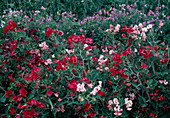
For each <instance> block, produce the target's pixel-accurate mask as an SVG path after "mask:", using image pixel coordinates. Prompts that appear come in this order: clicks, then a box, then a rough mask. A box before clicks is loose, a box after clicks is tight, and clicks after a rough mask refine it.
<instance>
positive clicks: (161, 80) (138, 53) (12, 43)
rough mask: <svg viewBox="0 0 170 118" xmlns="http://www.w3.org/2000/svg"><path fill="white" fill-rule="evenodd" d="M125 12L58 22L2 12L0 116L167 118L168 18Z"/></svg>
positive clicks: (65, 15) (40, 16) (41, 16)
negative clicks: (135, 15)
mask: <svg viewBox="0 0 170 118" xmlns="http://www.w3.org/2000/svg"><path fill="white" fill-rule="evenodd" d="M120 9H121V10H122V9H125V8H124V6H123V7H122V6H121V8H120ZM162 9H163V8H162ZM43 10H45V9H44V8H43ZM127 10H129V11H127V12H125V11H126V10H125V11H124V13H120V12H119V11H117V10H116V9H113V10H112V11H110V12H106V13H105V12H104V13H102V11H99V14H98V15H94V16H93V17H87V18H85V19H84V20H83V21H80V20H79V21H76V19H75V18H74V15H73V14H71V13H70V14H69V13H63V14H62V15H63V19H61V21H60V22H57V23H56V22H55V21H54V20H53V19H52V18H51V17H50V16H46V15H45V14H43V12H45V11H43V12H42V11H41V12H40V11H33V12H32V13H33V14H34V16H31V17H29V16H26V14H25V13H24V12H23V11H14V12H11V13H9V14H6V15H4V16H2V17H1V28H0V31H1V32H2V33H3V34H2V35H1V40H0V54H1V55H0V76H1V79H0V89H1V91H2V92H0V96H1V98H0V102H1V104H0V108H1V111H0V114H1V117H16V118H20V117H23V118H31V117H42V118H46V117H55V118H56V117H59V118H62V117H64V118H67V117H92V118H93V117H94V118H95V117H96V118H98V117H99V118H102V117H106V118H107V117H108V118H109V117H119V116H120V117H141V118H142V117H143V118H144V117H151V118H152V117H153V118H155V117H162V118H163V117H164V118H166V117H167V116H168V115H169V114H168V107H169V106H168V103H169V98H168V95H169V79H168V72H169V70H168V65H169V41H168V40H169V35H168V34H167V31H168V30H167V29H166V25H165V24H168V23H169V20H168V17H165V18H162V19H161V18H160V17H161V16H160V15H157V14H156V13H154V12H151V13H150V15H148V14H147V15H146V14H142V15H140V13H141V11H137V10H136V11H135V8H134V7H133V6H128V7H127ZM131 10H132V11H131ZM117 12H119V13H117ZM110 13H111V14H110ZM134 13H135V14H138V15H137V17H139V18H140V17H142V16H143V15H144V18H141V19H137V20H136V21H135V22H134V19H135V18H136V17H133V15H134ZM114 14H115V15H114ZM151 14H153V16H152V15H151ZM117 15H119V16H117ZM126 15H127V16H126ZM130 16H131V17H130ZM130 18H132V19H131V20H129V21H131V22H127V21H124V19H130ZM152 18H157V19H156V20H153V21H150V20H148V19H152ZM113 19H114V21H112V20H113ZM69 26H70V27H69ZM68 27H69V28H68ZM93 29H94V30H93ZM91 30H92V31H91Z"/></svg>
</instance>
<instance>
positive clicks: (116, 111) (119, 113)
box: [114, 105, 123, 116]
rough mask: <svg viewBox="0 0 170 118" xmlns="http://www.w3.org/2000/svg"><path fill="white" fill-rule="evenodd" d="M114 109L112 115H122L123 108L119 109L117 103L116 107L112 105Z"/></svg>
mask: <svg viewBox="0 0 170 118" xmlns="http://www.w3.org/2000/svg"><path fill="white" fill-rule="evenodd" d="M114 111H115V113H114V115H116V116H121V115H122V113H121V111H123V110H122V109H120V105H118V107H114Z"/></svg>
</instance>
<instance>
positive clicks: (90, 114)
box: [88, 111, 96, 118]
mask: <svg viewBox="0 0 170 118" xmlns="http://www.w3.org/2000/svg"><path fill="white" fill-rule="evenodd" d="M95 114H96V113H95V112H94V113H93V112H92V111H91V112H90V113H88V116H90V117H91V118H94V117H93V116H94V115H95Z"/></svg>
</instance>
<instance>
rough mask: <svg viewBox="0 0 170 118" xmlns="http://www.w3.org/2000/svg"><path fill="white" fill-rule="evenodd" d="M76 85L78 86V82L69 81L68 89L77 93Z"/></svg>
mask: <svg viewBox="0 0 170 118" xmlns="http://www.w3.org/2000/svg"><path fill="white" fill-rule="evenodd" d="M77 84H78V82H77V81H76V80H74V79H73V80H71V82H70V84H69V85H68V87H69V88H70V89H71V90H72V92H77Z"/></svg>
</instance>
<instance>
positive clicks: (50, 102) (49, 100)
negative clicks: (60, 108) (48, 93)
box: [48, 98, 54, 109]
mask: <svg viewBox="0 0 170 118" xmlns="http://www.w3.org/2000/svg"><path fill="white" fill-rule="evenodd" d="M48 102H49V104H50V105H51V109H53V108H54V107H53V103H52V101H51V99H50V98H48Z"/></svg>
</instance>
